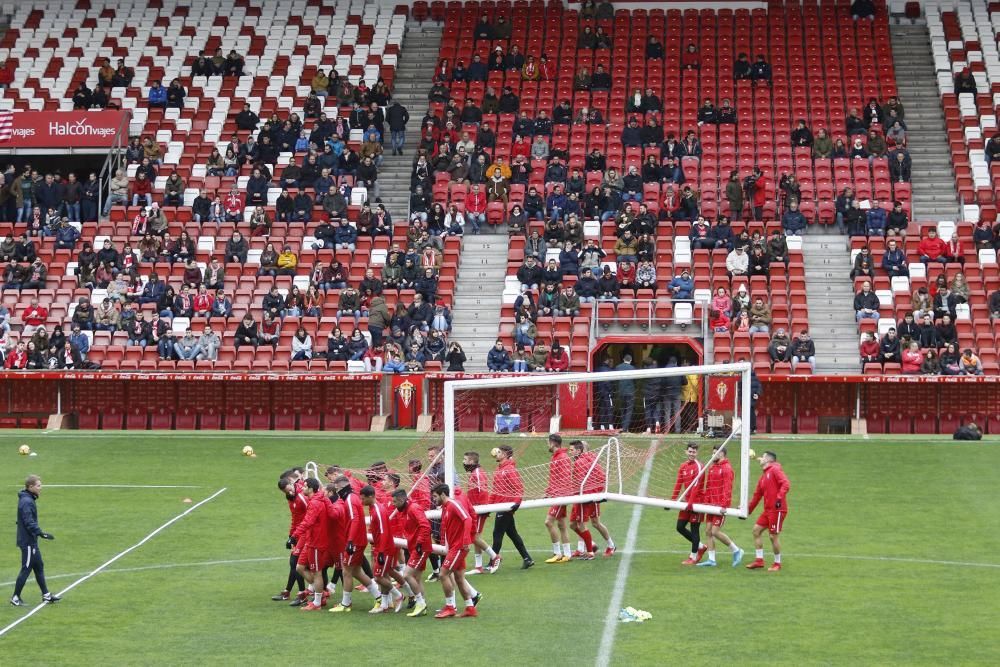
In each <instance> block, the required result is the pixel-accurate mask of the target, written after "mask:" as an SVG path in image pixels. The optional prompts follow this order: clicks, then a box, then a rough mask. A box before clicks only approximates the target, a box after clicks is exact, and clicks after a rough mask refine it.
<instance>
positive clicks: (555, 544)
mask: <svg viewBox="0 0 1000 667" xmlns="http://www.w3.org/2000/svg"><path fill="white" fill-rule="evenodd" d="M549 454H551V455H552V459H551V460H550V461H549V484H548V486H547V487H545V497H546V498H562V497H565V496H572V495H575V492H574V490H573V461H572V459H570V458H569V452H568V451H567V450H566V448H565V447H563V444H562V436H561V435H559V434H558V433H553V434H552V435H550V436H549ZM545 527H546V528H548V530H549V537H550V538H551V539H552V558H548V559H546V561H545V562H546V563H550V564H551V563H568V562H570V560H572V557H573V556H572V552H571V550H570V546H569V528H568V526H567V525H566V506H565V505H555V506H553V507H550V508H549V513H548V515H547V516H546V517H545ZM560 538H562V541H561V542H560V541H559V540H560Z"/></svg>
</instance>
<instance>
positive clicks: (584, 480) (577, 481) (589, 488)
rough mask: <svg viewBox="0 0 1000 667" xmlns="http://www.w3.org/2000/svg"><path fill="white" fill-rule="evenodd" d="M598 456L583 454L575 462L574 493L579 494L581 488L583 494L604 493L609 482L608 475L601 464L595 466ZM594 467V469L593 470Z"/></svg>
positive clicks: (591, 453) (590, 453)
mask: <svg viewBox="0 0 1000 667" xmlns="http://www.w3.org/2000/svg"><path fill="white" fill-rule="evenodd" d="M596 459H597V455H596V454H594V453H593V452H583V453H582V454H580V455H579V456H578V457H576V461H574V462H573V486H574V493H579V492H580V488H581V486H582V487H583V493H601V492H603V491H604V486H605V483H606V482H607V474H606V473H605V472H604V468H603V467H601V464H600V463H597V464H596V465H595V463H594V461H595V460H596ZM591 466H593V469H591Z"/></svg>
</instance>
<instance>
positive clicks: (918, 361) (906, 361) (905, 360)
mask: <svg viewBox="0 0 1000 667" xmlns="http://www.w3.org/2000/svg"><path fill="white" fill-rule="evenodd" d="M923 364H924V355H923V354H922V353H921V352H920V345H919V344H917V342H916V341H913V342H911V343H910V346H909V347H907V348H906V349H905V350H903V353H902V370H903V374H904V375H919V374H920V368H921V366H923Z"/></svg>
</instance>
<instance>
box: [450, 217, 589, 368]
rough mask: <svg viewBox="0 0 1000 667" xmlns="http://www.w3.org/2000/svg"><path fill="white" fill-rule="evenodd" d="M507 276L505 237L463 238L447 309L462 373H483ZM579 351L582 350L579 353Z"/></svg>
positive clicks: (452, 338)
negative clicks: (459, 347) (460, 353)
mask: <svg viewBox="0 0 1000 667" xmlns="http://www.w3.org/2000/svg"><path fill="white" fill-rule="evenodd" d="M506 275H507V236H506V235H505V234H483V235H478V236H474V235H467V236H466V237H465V238H464V239H463V240H462V254H461V257H460V259H459V265H458V281H457V282H456V283H455V298H454V305H453V307H452V309H451V313H452V326H451V340H456V341H458V342H459V343H461V345H462V349H463V350H464V351H465V356H466V363H465V370H466V371H469V372H478V371H485V370H486V354H487V353H488V352H489V351H490V347H492V346H493V343H494V342H496V338H497V328H498V327H499V325H500V301H501V294H502V293H503V288H504V279H505V277H506ZM580 352H583V351H580Z"/></svg>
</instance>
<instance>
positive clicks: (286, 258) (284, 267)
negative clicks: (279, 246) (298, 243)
mask: <svg viewBox="0 0 1000 667" xmlns="http://www.w3.org/2000/svg"><path fill="white" fill-rule="evenodd" d="M298 265H299V258H298V257H296V256H295V253H294V252H292V246H290V245H286V246H285V247H284V249H283V250H282V251H281V253H280V254H279V255H278V261H277V266H278V275H279V276H294V275H295V267H297V266H298Z"/></svg>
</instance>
